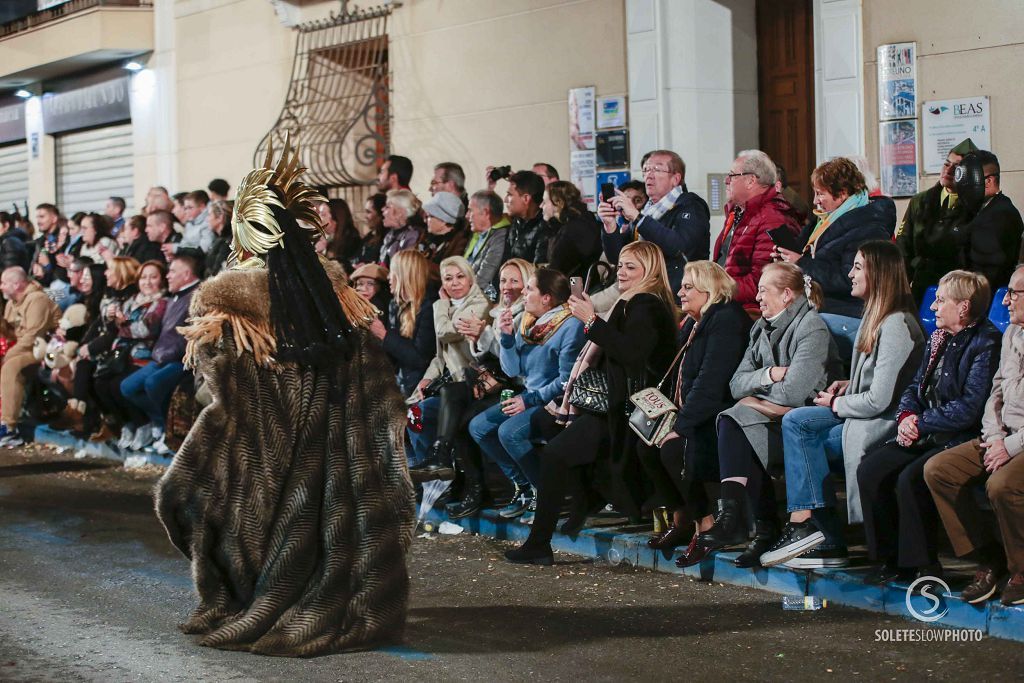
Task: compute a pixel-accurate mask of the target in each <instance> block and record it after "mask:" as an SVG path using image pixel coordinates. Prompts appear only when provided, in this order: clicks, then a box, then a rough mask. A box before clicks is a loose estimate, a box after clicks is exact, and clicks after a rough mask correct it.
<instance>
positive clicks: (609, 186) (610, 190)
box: [601, 183, 615, 202]
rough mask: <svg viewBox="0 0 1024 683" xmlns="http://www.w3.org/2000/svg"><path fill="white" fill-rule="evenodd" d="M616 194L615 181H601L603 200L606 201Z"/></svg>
mask: <svg viewBox="0 0 1024 683" xmlns="http://www.w3.org/2000/svg"><path fill="white" fill-rule="evenodd" d="M614 196H615V184H614V183H601V201H603V202H606V201H608V200H609V199H611V198H612V197H614Z"/></svg>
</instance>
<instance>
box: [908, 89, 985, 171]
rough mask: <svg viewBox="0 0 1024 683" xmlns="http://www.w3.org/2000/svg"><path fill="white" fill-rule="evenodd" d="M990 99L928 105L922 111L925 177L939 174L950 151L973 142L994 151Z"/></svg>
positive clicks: (927, 103) (961, 100)
mask: <svg viewBox="0 0 1024 683" xmlns="http://www.w3.org/2000/svg"><path fill="white" fill-rule="evenodd" d="M989 104H990V103H989V99H988V97H984V96H982V97H961V98H960V99H957V100H935V101H934V102H925V103H924V107H923V109H922V110H921V126H922V131H921V138H922V139H921V145H922V146H923V147H924V149H923V153H922V162H923V163H924V172H925V173H939V172H940V171H942V164H943V162H945V161H946V155H948V154H949V150H951V149H953V148H954V147H956V146H957V145H958V144H960V141H961V140H963V139H964V138H970V139H971V140H972V141H973V142H974V144H975V145H977V146H978V149H992V123H991V119H990V112H991V110H990V109H989Z"/></svg>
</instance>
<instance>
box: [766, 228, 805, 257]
mask: <svg viewBox="0 0 1024 683" xmlns="http://www.w3.org/2000/svg"><path fill="white" fill-rule="evenodd" d="M768 236H769V237H771V238H772V242H774V243H775V246H777V247H782V248H783V249H788V250H789V251H795V252H797V253H800V252H801V251H803V249H804V245H802V244H800V238H799V237H797V236H796V235H794V234H793V231H792V230H790V229H789V228H787V227H785V226H782V225H780V226H779V227H777V228H772V229H771V230H769V231H768Z"/></svg>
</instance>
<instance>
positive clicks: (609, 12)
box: [0, 0, 1024, 227]
mask: <svg viewBox="0 0 1024 683" xmlns="http://www.w3.org/2000/svg"><path fill="white" fill-rule="evenodd" d="M42 4H44V5H45V6H47V8H46V9H42V10H40V9H39V5H38V4H36V5H35V7H29V8H27V9H24V11H23V14H22V15H21V16H18V17H16V18H12V17H11V16H10V14H8V15H7V16H0V21H4V20H6V21H7V23H4V24H2V28H0V208H3V209H8V207H9V206H10V203H11V202H16V203H17V204H18V205H19V206H22V205H24V204H26V203H27V204H28V205H29V206H33V205H35V204H38V203H40V202H44V201H48V202H52V201H55V202H56V203H58V205H59V206H60V207H61V208H62V210H64V211H65V212H73V211H77V210H87V209H88V210H96V209H99V208H100V207H102V200H103V199H104V198H105V197H106V196H108V195H111V194H119V195H123V196H125V198H126V199H127V200H128V204H129V210H132V209H136V208H138V207H140V206H141V202H142V199H143V197H144V196H145V192H146V190H147V188H148V187H150V186H151V185H163V186H166V187H167V188H169V189H170V190H171V191H177V190H190V189H196V188H200V187H205V186H206V183H207V182H208V181H209V180H210V179H212V178H214V177H222V178H226V179H227V180H229V182H231V183H232V184H235V183H237V181H238V179H240V178H241V176H242V175H243V174H244V173H245V172H246V171H247V170H248V169H249V168H251V166H252V164H253V161H254V159H255V158H256V157H257V155H258V152H259V151H261V150H263V149H265V147H266V142H267V140H269V139H271V138H273V139H275V140H277V141H278V142H279V141H280V134H282V133H283V132H284V131H285V130H288V129H291V130H294V131H296V133H295V137H296V139H297V140H298V141H299V143H300V144H302V145H304V146H305V147H306V148H307V149H308V152H307V155H308V156H307V158H306V160H307V163H308V165H309V166H310V169H311V171H312V173H313V174H314V175H316V174H318V173H319V174H320V177H321V179H322V180H323V182H324V184H325V185H330V186H331V187H332V192H336V193H338V194H341V195H342V196H346V195H352V196H357V195H358V193H359V192H365V186H364V185H362V184H363V183H367V182H370V181H371V179H372V177H373V169H374V168H375V166H376V164H377V163H378V160H379V158H380V157H381V156H382V155H383V154H385V153H387V152H391V153H396V154H403V155H406V156H409V157H410V158H411V159H412V160H413V162H414V164H415V166H416V169H417V171H416V173H415V175H414V177H413V183H412V184H413V189H414V190H415V191H417V192H419V193H426V191H427V186H428V183H429V180H430V177H431V169H432V167H433V165H434V164H436V163H438V162H441V161H456V162H458V163H460V164H462V166H463V167H464V168H465V170H466V172H467V176H468V179H467V189H468V190H470V191H472V190H475V189H477V188H479V187H482V186H483V174H484V169H485V168H486V167H487V166H489V165H496V166H497V165H504V164H509V165H511V166H512V167H513V168H528V167H529V166H530V165H532V164H533V163H535V162H541V161H543V162H548V163H551V164H553V165H554V166H555V167H556V168H558V169H559V171H560V172H561V175H562V176H563V177H566V178H567V177H569V172H570V149H569V138H568V126H569V124H568V105H567V93H568V91H569V89H572V88H579V87H585V86H592V87H593V88H594V89H595V93H596V95H597V96H598V97H599V98H600V97H605V96H621V97H624V98H625V102H626V110H625V111H626V120H625V122H624V123H625V128H626V129H627V130H628V150H629V155H628V160H629V161H628V164H627V165H628V166H629V167H630V169H631V170H632V172H633V175H634V176H636V175H637V172H638V169H639V165H640V164H639V162H640V158H641V156H642V155H643V153H644V152H645V151H648V150H650V149H656V148H671V149H674V150H676V151H678V152H679V153H680V154H681V155H682V156H683V158H684V160H685V161H686V163H687V176H686V180H687V183H688V185H689V187H690V189H691V190H694V191H696V192H698V193H700V194H702V195H704V196H705V198H706V199H708V200H709V202H710V203H711V204H712V207H713V208H715V207H720V206H721V201H722V199H723V195H722V190H723V188H722V186H721V184H720V183H721V175H720V174H722V173H724V172H725V171H726V170H727V169H728V166H729V163H730V162H731V160H732V158H733V156H734V155H735V153H736V152H737V151H738V150H741V149H746V148H753V147H761V148H763V149H765V150H766V151H768V152H769V154H771V155H772V156H773V158H776V160H777V161H779V162H781V163H783V164H784V165H785V166H786V169H787V171H788V175H789V178H790V182H791V184H792V185H793V186H794V187H795V188H796V189H798V191H800V192H801V193H803V194H805V195H808V196H809V194H810V187H809V182H808V175H809V173H810V170H811V169H813V167H814V165H815V164H817V163H819V162H820V161H823V160H825V159H828V158H830V157H833V156H837V155H847V154H862V155H864V156H866V157H867V158H868V160H869V162H870V164H871V165H872V166H873V167H874V168H875V169H876V171H877V170H878V169H879V162H880V157H879V130H880V123H881V122H880V118H879V113H878V108H879V107H878V95H877V90H878V83H877V80H876V71H877V61H876V54H877V48H878V46H880V45H884V44H890V43H906V42H913V43H916V69H917V80H916V99H917V103H916V109H917V116H916V118H914V119H913V120H915V121H917V122H918V123H917V126H918V146H917V150H916V160H917V173H916V175H917V183H916V184H917V186H918V187H920V188H925V187H928V186H929V185H931V184H932V183H934V182H935V176H934V175H929V174H926V173H925V172H924V170H925V169H924V167H923V162H922V154H923V152H922V147H923V141H922V140H921V138H922V136H923V125H924V121H923V119H922V116H923V113H922V103H923V102H925V101H929V100H947V99H953V98H967V97H975V96H987V97H988V98H989V100H988V102H989V103H990V108H991V111H990V126H991V131H990V134H991V146H992V148H993V151H995V152H996V153H997V154H998V155H999V157H1000V160H1001V162H1002V170H1003V178H1002V182H1003V188H1004V191H1005V192H1006V193H1007V194H1008V195H1010V197H1011V198H1015V199H1016V198H1018V197H1021V196H1024V148H1022V145H1020V144H1019V140H1020V139H1021V136H1020V134H1021V133H1022V132H1024V131H1022V130H1021V127H1022V124H1020V123H1019V122H1018V121H1017V117H1016V116H1015V112H1017V111H1019V110H1020V109H1021V108H1024V94H1022V93H1021V92H1020V90H1019V89H1018V88H1016V87H1015V84H1016V80H1017V79H1016V77H1015V76H1016V73H1017V71H1018V68H1019V67H1020V66H1022V65H1024V46H1022V45H1021V43H1020V41H1019V36H1020V35H1024V6H1021V5H1020V3H1019V1H1018V0H979V1H978V2H976V3H972V4H971V5H970V7H969V8H966V7H965V6H964V5H963V3H956V2H953V1H952V0H905V1H904V2H900V3H892V2H885V1H884V0H777V1H771V2H770V1H768V0H406V1H405V2H402V3H383V2H372V1H370V2H365V3H361V4H360V8H361V9H357V8H356V7H355V5H352V4H351V3H345V2H338V0H329V1H322V0H68V1H67V2H63V3H61V2H56V3H54V2H46V3H42ZM955 17H962V19H961V18H956V19H954V18H955ZM126 66H132V67H133V68H136V67H137V68H136V70H135V71H128V70H126V69H125V67H126ZM19 91H20V92H19ZM16 92H18V94H19V95H21V97H18V96H16V95H15V93H16ZM268 134H269V135H270V137H268ZM912 184H913V183H912ZM720 223H721V219H720V218H717V219H716V223H715V226H716V227H718V226H719V225H720Z"/></svg>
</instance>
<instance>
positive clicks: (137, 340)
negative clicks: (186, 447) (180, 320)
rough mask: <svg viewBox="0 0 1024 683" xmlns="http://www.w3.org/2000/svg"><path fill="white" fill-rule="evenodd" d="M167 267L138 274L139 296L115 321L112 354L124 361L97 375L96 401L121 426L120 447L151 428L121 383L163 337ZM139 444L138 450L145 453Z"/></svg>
mask: <svg viewBox="0 0 1024 683" xmlns="http://www.w3.org/2000/svg"><path fill="white" fill-rule="evenodd" d="M166 289H167V268H166V266H165V265H164V264H163V263H162V262H160V261H146V262H145V263H143V264H142V267H141V268H140V270H139V275H138V293H136V294H135V295H134V296H132V297H131V298H129V299H128V300H127V301H125V302H124V303H123V304H122V305H121V306H119V307H117V308H116V309H115V310H114V312H113V317H112V318H111V322H112V324H113V327H114V329H115V338H114V339H113V343H112V352H111V353H112V354H113V355H115V356H120V357H121V358H122V359H123V360H122V361H121V362H120V365H118V364H116V363H112V364H111V367H110V368H109V371H107V370H104V371H101V372H97V373H95V374H94V376H93V385H92V399H93V400H95V402H96V404H97V405H99V407H100V410H101V411H102V412H103V414H104V415H107V416H110V417H112V418H113V419H114V421H115V422H117V423H119V424H120V425H121V438H120V440H118V442H117V445H118V447H119V448H124V449H127V448H131V447H132V443H133V442H134V441H135V437H136V434H137V432H138V430H139V429H140V428H142V427H143V426H145V427H146V431H151V430H150V429H149V424H148V423H149V418H148V417H147V416H146V413H145V412H143V411H142V410H140V409H139V408H138V406H136V405H135V404H134V403H132V402H131V401H129V400H127V399H126V398H125V397H124V395H123V394H122V393H121V381H122V380H123V379H125V378H126V377H128V375H130V374H132V373H133V372H135V371H136V370H137V369H139V368H140V367H142V366H144V365H147V364H148V363H149V361H150V356H151V352H152V350H153V344H155V343H156V339H157V337H159V336H160V329H161V323H162V322H163V317H164V310H165V309H166V308H167V299H166V298H164V293H165V291H166ZM143 446H144V444H141V443H140V444H137V447H136V448H135V449H134V450H141V449H142V448H143Z"/></svg>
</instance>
